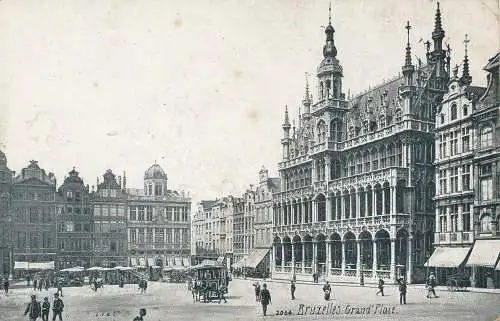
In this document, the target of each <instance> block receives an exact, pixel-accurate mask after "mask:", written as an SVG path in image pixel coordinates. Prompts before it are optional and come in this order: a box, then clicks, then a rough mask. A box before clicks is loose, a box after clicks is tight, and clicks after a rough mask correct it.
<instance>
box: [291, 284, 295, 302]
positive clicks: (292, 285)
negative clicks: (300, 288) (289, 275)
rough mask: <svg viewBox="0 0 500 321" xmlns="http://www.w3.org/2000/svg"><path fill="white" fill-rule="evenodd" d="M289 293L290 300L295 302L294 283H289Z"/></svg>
mask: <svg viewBox="0 0 500 321" xmlns="http://www.w3.org/2000/svg"><path fill="white" fill-rule="evenodd" d="M290 293H291V294H292V300H295V282H293V280H292V281H290Z"/></svg>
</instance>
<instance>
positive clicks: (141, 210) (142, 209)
mask: <svg viewBox="0 0 500 321" xmlns="http://www.w3.org/2000/svg"><path fill="white" fill-rule="evenodd" d="M138 216H139V217H138V218H137V220H138V221H144V206H139V215H138Z"/></svg>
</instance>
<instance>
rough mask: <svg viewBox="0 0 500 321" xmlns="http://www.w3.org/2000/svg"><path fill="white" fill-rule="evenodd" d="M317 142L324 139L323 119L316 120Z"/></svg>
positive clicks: (324, 127)
mask: <svg viewBox="0 0 500 321" xmlns="http://www.w3.org/2000/svg"><path fill="white" fill-rule="evenodd" d="M317 131H318V142H323V141H325V139H326V126H325V122H324V121H323V120H320V121H319V122H318V129H317Z"/></svg>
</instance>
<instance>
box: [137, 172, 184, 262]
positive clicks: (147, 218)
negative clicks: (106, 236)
mask: <svg viewBox="0 0 500 321" xmlns="http://www.w3.org/2000/svg"><path fill="white" fill-rule="evenodd" d="M127 198H128V204H127V206H128V226H127V238H128V251H129V259H130V265H131V266H148V267H151V266H160V267H163V266H189V265H191V260H190V252H191V249H190V238H191V213H190V212H191V200H190V198H189V197H186V196H185V195H184V193H179V192H177V191H173V190H169V189H168V188H167V175H166V174H165V172H164V171H163V169H162V168H161V167H160V165H158V164H153V165H152V166H151V167H149V168H148V169H147V170H146V171H145V173H144V189H135V188H129V189H127Z"/></svg>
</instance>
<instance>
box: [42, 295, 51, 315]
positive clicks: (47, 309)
mask: <svg viewBox="0 0 500 321" xmlns="http://www.w3.org/2000/svg"><path fill="white" fill-rule="evenodd" d="M49 312H50V302H49V298H48V297H45V298H43V303H42V321H49Z"/></svg>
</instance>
